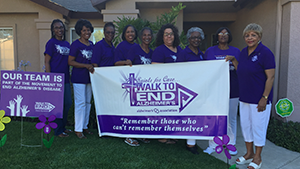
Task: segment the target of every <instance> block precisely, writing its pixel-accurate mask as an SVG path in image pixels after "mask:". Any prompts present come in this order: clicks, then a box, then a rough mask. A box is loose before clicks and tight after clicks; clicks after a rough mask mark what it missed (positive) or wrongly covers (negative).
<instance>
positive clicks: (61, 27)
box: [54, 26, 64, 30]
mask: <svg viewBox="0 0 300 169" xmlns="http://www.w3.org/2000/svg"><path fill="white" fill-rule="evenodd" d="M54 29H56V30H58V29H64V27H63V26H60V27H54Z"/></svg>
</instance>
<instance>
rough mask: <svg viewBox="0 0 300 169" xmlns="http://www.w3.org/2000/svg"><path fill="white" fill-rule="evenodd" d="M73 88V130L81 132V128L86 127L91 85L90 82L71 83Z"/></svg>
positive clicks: (88, 115) (88, 116) (89, 107)
mask: <svg viewBox="0 0 300 169" xmlns="http://www.w3.org/2000/svg"><path fill="white" fill-rule="evenodd" d="M73 89H74V103H75V105H74V107H75V110H74V116H75V129H74V130H75V131H76V132H82V131H83V129H87V128H88V124H89V118H90V110H91V99H92V87H91V84H90V83H89V84H81V83H73Z"/></svg>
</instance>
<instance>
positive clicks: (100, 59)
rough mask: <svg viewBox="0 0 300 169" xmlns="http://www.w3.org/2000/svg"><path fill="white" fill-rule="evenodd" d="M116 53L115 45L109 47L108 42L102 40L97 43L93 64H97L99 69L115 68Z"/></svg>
mask: <svg viewBox="0 0 300 169" xmlns="http://www.w3.org/2000/svg"><path fill="white" fill-rule="evenodd" d="M114 52H115V47H114V46H113V44H111V46H109V45H108V44H107V43H106V41H105V40H104V39H102V40H101V41H99V42H97V43H96V45H95V46H94V48H93V56H92V59H91V63H96V64H98V66H99V67H102V66H114V63H115V62H114Z"/></svg>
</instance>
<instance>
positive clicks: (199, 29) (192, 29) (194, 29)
mask: <svg viewBox="0 0 300 169" xmlns="http://www.w3.org/2000/svg"><path fill="white" fill-rule="evenodd" d="M193 32H199V33H200V36H201V40H203V39H204V32H203V30H202V29H201V28H198V27H192V28H190V29H189V30H188V32H187V34H186V38H187V39H189V38H190V37H191V34H192V33H193Z"/></svg>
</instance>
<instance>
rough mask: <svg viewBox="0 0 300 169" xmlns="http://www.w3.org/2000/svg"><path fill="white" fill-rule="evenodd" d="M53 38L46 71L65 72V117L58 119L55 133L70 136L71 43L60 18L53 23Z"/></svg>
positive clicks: (47, 52)
mask: <svg viewBox="0 0 300 169" xmlns="http://www.w3.org/2000/svg"><path fill="white" fill-rule="evenodd" d="M51 36H52V37H51V39H50V40H49V41H48V42H47V44H46V49H45V52H44V55H45V68H46V72H54V73H64V74H65V87H64V109H63V118H62V119H58V118H57V119H56V120H55V122H56V124H57V128H56V129H54V135H56V136H58V137H68V136H69V135H68V133H70V132H72V131H71V130H69V129H66V128H65V127H66V124H67V118H68V112H69V109H70V107H71V105H72V97H71V87H70V73H69V68H70V67H69V65H68V57H69V52H70V44H69V42H68V41H66V29H65V25H64V24H63V22H62V21H61V20H59V19H54V20H53V21H52V24H51Z"/></svg>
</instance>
